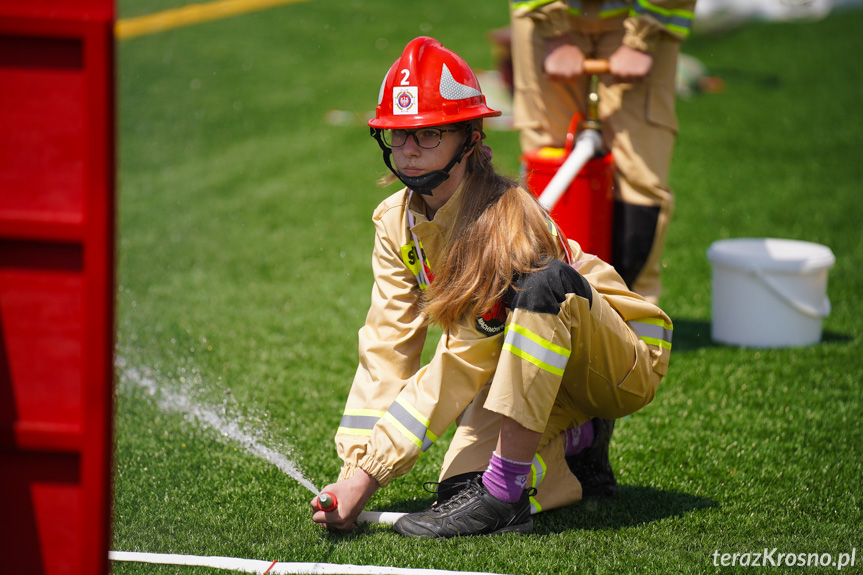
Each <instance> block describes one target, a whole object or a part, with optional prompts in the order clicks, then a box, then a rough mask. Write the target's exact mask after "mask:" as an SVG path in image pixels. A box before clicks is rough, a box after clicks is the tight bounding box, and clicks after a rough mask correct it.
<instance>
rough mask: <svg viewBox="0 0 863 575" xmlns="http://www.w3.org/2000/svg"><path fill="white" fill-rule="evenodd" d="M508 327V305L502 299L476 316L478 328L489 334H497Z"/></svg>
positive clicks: (481, 331)
mask: <svg viewBox="0 0 863 575" xmlns="http://www.w3.org/2000/svg"><path fill="white" fill-rule="evenodd" d="M505 327H506V305H505V304H504V303H503V301H502V300H500V301H498V302H497V303H496V304H494V305H493V306H492V308H491V309H490V310H488V311H487V312H486V313H484V314H482V315H481V316H479V317H478V318H476V329H477V331H479V332H480V333H484V334H485V335H487V336H492V335H497V334H499V333H501V332H502V331H503V329H504V328H505Z"/></svg>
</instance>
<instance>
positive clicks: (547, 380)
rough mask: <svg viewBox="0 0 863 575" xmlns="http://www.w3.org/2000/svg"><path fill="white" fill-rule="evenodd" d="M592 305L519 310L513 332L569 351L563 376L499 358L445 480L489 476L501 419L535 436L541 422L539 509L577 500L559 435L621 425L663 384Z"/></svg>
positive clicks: (610, 312) (463, 426)
mask: <svg viewBox="0 0 863 575" xmlns="http://www.w3.org/2000/svg"><path fill="white" fill-rule="evenodd" d="M591 289H592V290H593V288H591ZM593 302H594V303H593V307H592V308H589V307H588V301H587V300H586V299H584V298H581V297H577V296H575V295H574V294H569V295H568V297H567V300H566V301H565V302H564V303H563V304H562V305H561V311H560V313H559V314H558V315H553V314H547V313H536V312H530V311H525V310H520V309H516V310H513V311H512V313H510V314H509V319H508V321H509V323H510V325H511V324H513V323H515V324H517V325H519V326H523V327H524V328H525V329H527V330H530V332H531V333H533V334H535V335H536V336H538V337H541V338H543V339H545V340H546V341H548V342H550V343H552V344H554V345H555V346H559V347H560V348H565V349H569V350H571V355H570V358H569V361H568V362H567V364H566V369H565V371H564V373H563V375H562V376H561V375H556V374H555V373H553V371H554V370H551V371H550V370H547V369H544V368H543V367H541V366H539V365H537V364H536V363H534V362H531V361H529V360H526V359H524V358H522V357H520V356H518V355H516V354H513V353H510V352H507V351H504V352H502V353H501V359H500V361H499V363H498V369H497V371H496V373H495V376H494V378H493V380H492V382H491V383H490V384H489V385H488V386H486V387H485V388H483V390H482V392H481V393H480V394H479V395H478V396H477V398H476V399H474V401H473V402H472V403H471V404H470V406H468V408H467V409H466V410H465V412H464V413H463V414H462V417H461V418H460V420H459V422H458V428H457V429H456V432H455V436H454V437H453V441H452V442H451V444H450V448H449V451H448V452H447V454H446V457H445V460H444V466H443V470H442V474H441V479H445V478H447V477H452V476H455V475H459V474H461V473H467V472H471V471H484V470H485V468H486V467H487V465H488V461H489V459H490V457H491V454H492V452H493V451H494V449H495V447H496V445H497V438H498V433H499V429H500V418H501V415H506V416H507V417H510V418H511V419H513V420H515V421H518V422H519V423H521V424H522V425H524V426H525V427H528V428H532V429H536V427H537V419H539V420H541V421H543V422H544V424H542V427H540V428H539V429H538V430H541V431H542V439H541V441H540V448H539V455H540V456H541V458H542V460H543V462H544V463H545V464H546V470H545V476H544V478H543V481H542V482H541V483H540V485H539V487H538V492H537V496H536V498H535V499H536V501H535V503H536V505H535V508H539V509H552V508H554V507H559V506H562V505H567V504H569V503H572V502H574V501H577V500H578V499H580V497H581V486H580V485H578V484H577V481H575V479H574V477H573V476H572V473H570V472H569V468H568V466H567V465H566V461H565V459H564V455H563V438H562V436H561V432H563V431H564V430H565V429H567V428H569V427H575V426H578V425H581V424H582V423H584V422H586V421H588V420H589V419H591V418H593V417H607V418H619V417H624V416H626V415H629V414H630V413H633V412H635V411H637V410H639V409H641V408H642V407H644V406H645V405H647V404H648V403H649V402H650V401H651V400H652V399H653V396H654V394H655V392H656V388H657V387H658V385H659V381H660V377H659V376H658V375H657V374H655V373H654V372H653V370H652V368H651V362H650V350H649V348H648V346H647V343H646V341H645V340H643V339H642V338H640V337H639V335H638V334H636V332H635V331H634V329H633V327H632V326H631V325H628V324H627V323H626V322H624V321H623V320H622V319H621V317H620V316H619V315H618V314H617V312H615V311H614V309H612V308H611V306H609V305H608V304H607V303H606V302H605V300H603V299H602V298H601V297H600V296H599V294H598V293H597V292H596V291H595V290H593ZM636 327H638V328H639V329H640V330H641V331H642V332H644V337H647V338H649V339H650V338H652V339H662V338H665V339H668V338H669V337H670V336H669V335H668V333H669V331H670V327H671V326H664V325H663V326H659V325H656V324H652V323H646V324H645V325H638V326H636ZM657 336H658V337H657ZM546 363H547V362H546ZM576 485H578V486H577V488H576Z"/></svg>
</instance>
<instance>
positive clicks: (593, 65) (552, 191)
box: [539, 60, 609, 210]
mask: <svg viewBox="0 0 863 575" xmlns="http://www.w3.org/2000/svg"><path fill="white" fill-rule="evenodd" d="M608 70H609V65H608V60H585V61H584V73H585V74H588V75H590V92H589V93H588V96H587V117H586V118H585V119H584V120H583V121H582V123H581V128H582V129H581V132H579V134H578V137H577V138H576V140H575V142H576V143H575V147H574V148H573V150H572V153H570V154H569V157H567V158H566V161H564V162H563V164H562V165H561V166H560V168H558V170H557V172H556V173H555V174H554V177H553V178H552V179H551V181H550V182H549V183H548V185H547V186H546V187H545V189H544V190H543V191H542V194H540V196H539V203H540V204H541V205H542V207H544V208H545V209H547V210H551V209H552V208H553V207H554V206H555V204H557V201H558V200H559V199H560V197H561V196H562V195H563V194H564V192H566V190H567V188H569V185H570V184H571V183H572V180H573V179H575V177H576V176H577V175H578V172H580V171H581V169H582V168H583V167H584V165H585V164H586V163H587V162H588V161H589V160H590V159H592V158H595V157H597V156H599V155H601V154H600V152H601V150H602V121H601V120H600V119H599V75H600V74H606V73H608Z"/></svg>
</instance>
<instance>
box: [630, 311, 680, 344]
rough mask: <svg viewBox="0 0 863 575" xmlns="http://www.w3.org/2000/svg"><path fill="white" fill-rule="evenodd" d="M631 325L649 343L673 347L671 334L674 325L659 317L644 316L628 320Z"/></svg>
mask: <svg viewBox="0 0 863 575" xmlns="http://www.w3.org/2000/svg"><path fill="white" fill-rule="evenodd" d="M627 323H628V324H629V326H630V327H631V328H632V329H633V330H634V331H635V333H636V334H638V337H640V338H641V339H642V341H644V342H645V343H647V344H648V345H657V346H659V347H663V348H665V349H671V336H672V334H673V332H674V326H673V325H671V324H670V323H666V322H664V321H663V320H661V319H659V318H642V319H639V320H637V321H636V320H633V321H629V322H627Z"/></svg>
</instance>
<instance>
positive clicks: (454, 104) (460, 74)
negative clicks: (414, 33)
mask: <svg viewBox="0 0 863 575" xmlns="http://www.w3.org/2000/svg"><path fill="white" fill-rule="evenodd" d="M489 116H500V112H499V111H497V110H492V109H491V108H489V107H488V106H486V103H485V96H483V94H482V89H481V88H480V86H479V82H478V81H477V79H476V76H475V75H474V73H473V71H472V70H471V69H470V67H469V66H468V65H467V63H466V62H465V61H464V60H462V59H461V58H460V57H459V56H458V55H457V54H456V53H455V52H453V51H451V50H448V49H446V48H444V47H443V46H442V45H441V43H440V42H438V41H437V40H435V39H434V38H428V37H426V36H420V37H419V38H414V39H413V40H411V41H410V42H409V43H408V45H407V46H406V47H405V50H404V52H402V55H401V57H400V58H399V59H398V60H396V61H395V63H393V65H392V66H391V67H390V69H389V72H387V75H386V77H384V81H383V84H381V90H380V93H379V95H378V106H377V109H376V110H375V118H374V119H372V120H369V126H371V127H372V128H378V129H386V128H423V127H426V126H438V125H441V124H453V123H456V122H465V121H468V120H473V119H476V118H484V117H489Z"/></svg>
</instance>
